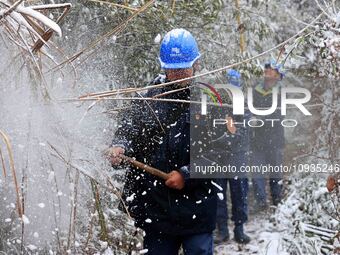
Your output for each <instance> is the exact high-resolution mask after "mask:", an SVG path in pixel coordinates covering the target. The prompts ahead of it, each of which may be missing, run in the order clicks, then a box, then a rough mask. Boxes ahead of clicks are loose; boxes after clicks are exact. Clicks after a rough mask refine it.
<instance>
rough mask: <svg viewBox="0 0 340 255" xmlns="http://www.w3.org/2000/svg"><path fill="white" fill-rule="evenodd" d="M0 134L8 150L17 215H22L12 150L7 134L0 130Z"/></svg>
mask: <svg viewBox="0 0 340 255" xmlns="http://www.w3.org/2000/svg"><path fill="white" fill-rule="evenodd" d="M0 136H1V137H2V139H3V141H4V142H5V144H6V147H7V151H8V156H9V165H10V169H11V171H12V176H13V182H14V186H15V193H16V200H17V210H18V215H19V217H22V215H23V213H22V208H21V195H20V192H19V185H18V180H17V175H16V171H15V167H14V157H13V151H12V146H11V143H10V141H9V138H8V136H7V135H6V134H5V133H4V132H2V131H1V130H0Z"/></svg>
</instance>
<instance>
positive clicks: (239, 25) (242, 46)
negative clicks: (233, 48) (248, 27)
mask: <svg viewBox="0 0 340 255" xmlns="http://www.w3.org/2000/svg"><path fill="white" fill-rule="evenodd" d="M235 5H236V10H237V11H236V21H237V29H238V30H239V32H240V50H241V54H242V55H243V53H244V51H245V38H244V24H243V23H242V21H241V10H240V1H239V0H235Z"/></svg>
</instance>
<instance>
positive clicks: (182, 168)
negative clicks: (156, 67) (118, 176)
mask: <svg viewBox="0 0 340 255" xmlns="http://www.w3.org/2000/svg"><path fill="white" fill-rule="evenodd" d="M199 58H200V53H199V50H198V46H197V42H196V40H195V38H194V37H193V36H192V34H191V33H190V32H188V31H187V30H185V29H174V30H171V31H170V32H168V33H167V34H166V35H165V37H164V38H163V40H162V43H161V47H160V58H159V60H160V63H161V67H162V69H164V70H165V75H159V76H158V77H157V78H156V79H155V80H154V81H153V82H152V84H162V83H165V82H168V81H175V80H179V79H183V78H188V77H192V76H193V75H194V72H195V69H196V63H197V60H198V59H199ZM190 84H192V81H191V80H190V81H185V82H178V83H175V84H173V85H170V86H166V87H162V88H154V89H150V90H148V91H147V92H146V94H144V95H141V96H143V97H148V98H149V97H152V96H155V95H160V94H163V96H162V98H163V99H176V100H190V91H189V86H190ZM179 88H184V89H183V90H179V91H178V92H175V93H167V92H170V91H171V90H175V89H179ZM190 148H191V147H190V105H189V104H186V103H175V102H164V101H162V102H160V101H135V102H134V103H132V105H131V107H130V108H129V110H126V111H124V112H123V113H122V116H121V121H120V124H119V126H118V129H117V131H116V133H115V138H114V140H113V143H112V148H111V157H110V161H111V163H112V165H119V164H120V163H121V157H120V156H121V155H122V154H125V155H128V156H133V157H135V158H136V160H138V161H141V162H144V163H146V164H148V165H151V166H153V167H155V168H158V169H161V170H162V171H164V172H166V173H169V176H170V177H169V178H168V179H167V180H166V181H163V180H161V179H159V178H157V177H155V176H152V175H151V174H148V173H145V172H142V171H141V170H139V169H135V168H133V167H131V169H130V170H129V171H128V172H127V177H126V183H125V188H124V198H125V199H126V198H128V199H126V200H127V205H128V208H129V211H130V214H131V215H132V216H133V217H134V219H135V224H136V226H137V227H140V228H142V229H143V230H144V231H145V234H146V235H145V237H144V248H145V249H147V250H148V252H147V254H151V255H153V254H157V255H158V254H163V255H167V254H169V255H175V254H178V252H179V249H180V247H181V246H182V247H183V251H184V254H187V255H196V254H202V255H211V254H213V237H212V231H213V230H214V228H215V225H216V204H217V196H216V191H215V188H214V186H213V183H212V182H211V180H208V179H192V178H190Z"/></svg>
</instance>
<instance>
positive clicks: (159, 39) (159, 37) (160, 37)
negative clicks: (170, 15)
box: [154, 34, 162, 44]
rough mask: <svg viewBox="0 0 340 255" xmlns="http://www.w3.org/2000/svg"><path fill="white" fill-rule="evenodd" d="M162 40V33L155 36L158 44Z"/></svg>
mask: <svg viewBox="0 0 340 255" xmlns="http://www.w3.org/2000/svg"><path fill="white" fill-rule="evenodd" d="M161 40H162V36H161V35H160V34H158V35H157V36H156V37H155V39H154V42H155V43H157V44H159V43H160V42H161Z"/></svg>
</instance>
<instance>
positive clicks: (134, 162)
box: [119, 155, 169, 181]
mask: <svg viewBox="0 0 340 255" xmlns="http://www.w3.org/2000/svg"><path fill="white" fill-rule="evenodd" d="M119 157H121V158H122V159H123V160H125V161H127V162H128V163H130V164H131V165H133V166H135V167H136V168H138V169H142V170H145V172H147V173H149V174H152V175H154V176H157V177H159V178H161V179H163V180H165V181H166V180H167V179H168V178H169V174H167V173H164V172H163V171H161V170H159V169H157V168H154V167H152V166H149V165H147V164H144V163H142V162H139V161H137V160H135V159H133V158H130V157H128V156H125V155H120V156H119Z"/></svg>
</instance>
